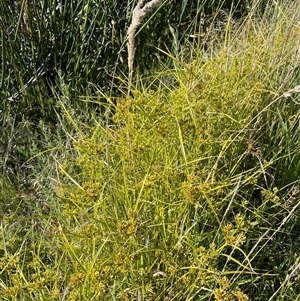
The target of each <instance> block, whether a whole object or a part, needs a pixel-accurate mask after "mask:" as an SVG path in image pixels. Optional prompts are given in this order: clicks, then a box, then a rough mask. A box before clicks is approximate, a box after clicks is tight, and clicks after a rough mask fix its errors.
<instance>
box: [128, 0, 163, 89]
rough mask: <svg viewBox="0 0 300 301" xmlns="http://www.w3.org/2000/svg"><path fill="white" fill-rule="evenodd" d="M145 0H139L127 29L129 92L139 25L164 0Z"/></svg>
mask: <svg viewBox="0 0 300 301" xmlns="http://www.w3.org/2000/svg"><path fill="white" fill-rule="evenodd" d="M144 1H145V0H139V1H138V3H137V5H136V7H135V8H134V10H133V13H132V21H131V24H130V26H129V28H128V30H127V40H128V45H127V46H128V68H129V76H128V77H129V83H128V94H129V92H130V89H131V82H132V74H133V62H134V55H135V40H134V37H135V34H136V31H137V29H138V27H139V25H140V24H141V23H142V22H143V20H144V18H145V16H146V15H147V14H148V13H150V12H151V11H152V10H153V9H154V8H156V7H158V6H159V5H160V4H161V3H162V1H163V0H152V1H150V2H148V3H146V4H145V5H144V6H143V4H144Z"/></svg>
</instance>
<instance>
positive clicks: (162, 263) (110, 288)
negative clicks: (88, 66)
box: [0, 4, 300, 301]
mask: <svg viewBox="0 0 300 301" xmlns="http://www.w3.org/2000/svg"><path fill="white" fill-rule="evenodd" d="M291 8H293V9H291ZM272 9H274V7H273V8H272ZM275 9H277V13H278V14H277V15H276V16H277V19H276V20H273V22H272V23H271V25H270V26H271V27H272V28H271V29H270V28H269V27H268V25H267V24H265V21H266V20H267V19H264V18H269V16H267V12H266V16H265V17H264V18H263V19H262V20H260V22H257V21H255V20H254V19H252V18H250V17H249V18H248V19H247V20H246V21H245V23H244V24H243V25H242V27H240V28H239V29H238V30H233V29H232V28H231V25H230V24H231V23H230V22H228V26H227V27H226V28H227V32H226V34H225V35H224V40H222V41H218V44H216V43H217V41H216V40H214V39H212V43H211V47H212V48H211V52H205V53H203V52H202V50H201V47H199V49H198V50H197V49H196V50H195V52H194V60H193V61H192V62H191V63H186V62H184V60H179V59H175V58H173V61H174V69H173V70H170V69H167V70H166V71H165V72H162V73H160V74H159V75H156V76H155V77H154V78H150V79H149V78H148V79H147V82H151V79H152V84H149V85H144V81H143V79H141V80H140V81H137V82H135V83H133V86H132V87H133V88H132V90H131V92H132V95H127V94H126V93H124V97H123V98H122V97H121V98H118V99H117V101H116V102H112V101H111V99H110V98H109V97H106V98H105V101H104V103H106V104H109V105H108V106H107V105H106V106H107V107H108V113H107V115H105V116H107V119H106V120H101V121H99V120H97V119H95V120H94V122H93V123H92V125H90V124H89V125H86V126H85V127H84V126H79V125H78V121H77V120H76V119H75V118H74V115H72V114H69V113H68V110H67V109H66V106H64V111H65V113H66V115H67V118H68V119H69V122H71V124H73V127H74V128H76V129H77V133H76V134H74V133H71V134H70V135H69V139H70V140H69V141H72V150H71V152H69V153H67V154H65V159H64V160H62V161H60V160H58V161H57V180H56V181H57V185H56V193H57V196H58V197H57V201H56V203H55V206H53V208H51V211H47V212H43V211H41V212H40V214H39V215H37V216H36V218H34V217H26V218H25V219H23V220H22V221H20V222H19V223H18V224H16V223H14V224H13V225H12V224H11V223H8V222H6V221H8V220H9V219H10V218H11V219H12V218H13V215H11V214H9V215H7V216H6V219H5V221H4V222H3V223H2V237H3V248H2V250H1V251H2V253H3V254H4V257H3V258H4V259H3V262H4V263H3V265H2V274H1V276H0V277H1V278H0V279H1V286H2V296H4V298H6V299H4V300H36V299H37V298H40V299H43V300H44V299H45V300H48V299H49V300H61V299H62V300H93V299H100V300H219V301H220V300H239V301H241V300H277V299H278V300H280V298H282V299H284V300H295V299H296V298H297V296H298V294H299V288H298V287H297V286H296V285H295V284H296V278H297V274H298V272H297V271H298V269H297V267H298V261H297V258H296V257H294V253H296V250H298V249H299V243H300V241H299V239H298V236H299V235H298V218H299V216H298V215H299V209H298V207H299V172H300V166H299V162H300V160H299V159H300V158H299V147H300V145H299V139H298V137H299V130H300V126H299V118H298V116H299V100H298V90H297V88H295V86H296V85H297V84H298V83H297V82H298V81H299V76H298V74H297V73H296V72H294V71H295V70H294V67H293V66H294V64H295V62H298V59H299V57H298V54H297V49H298V45H297V44H296V43H294V41H296V39H295V37H297V36H298V31H297V28H296V27H293V26H291V23H290V22H292V23H293V22H294V19H293V18H296V17H297V15H296V14H292V13H291V12H292V11H296V12H298V11H300V10H296V9H295V7H293V4H292V5H291V7H285V8H284V9H283V8H281V7H280V6H278V7H275ZM270 11H271V10H270ZM229 21H230V20H229ZM256 22H257V23H256ZM259 26H260V27H259ZM229 32H231V34H230V35H229ZM216 38H217V37H216ZM254 42H255V43H254ZM216 46H217V48H216ZM283 53H285V54H286V55H285V56H282V54H283ZM170 57H171V55H170ZM170 79H171V80H170ZM167 81H168V84H166V82H167ZM170 82H171V83H170ZM110 110H113V111H114V114H113V116H111V115H110ZM22 223H23V224H22ZM21 224H22V225H23V227H22V229H21V227H20V225H21ZM16 225H19V226H18V227H16ZM24 225H26V227H24ZM4 229H7V230H8V231H4ZM37 233H39V234H40V235H39V236H38V235H37ZM41 233H42V234H41ZM13 238H15V239H18V242H15V241H14V240H13ZM25 263H26V264H25ZM51 298H52V299H51Z"/></svg>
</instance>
